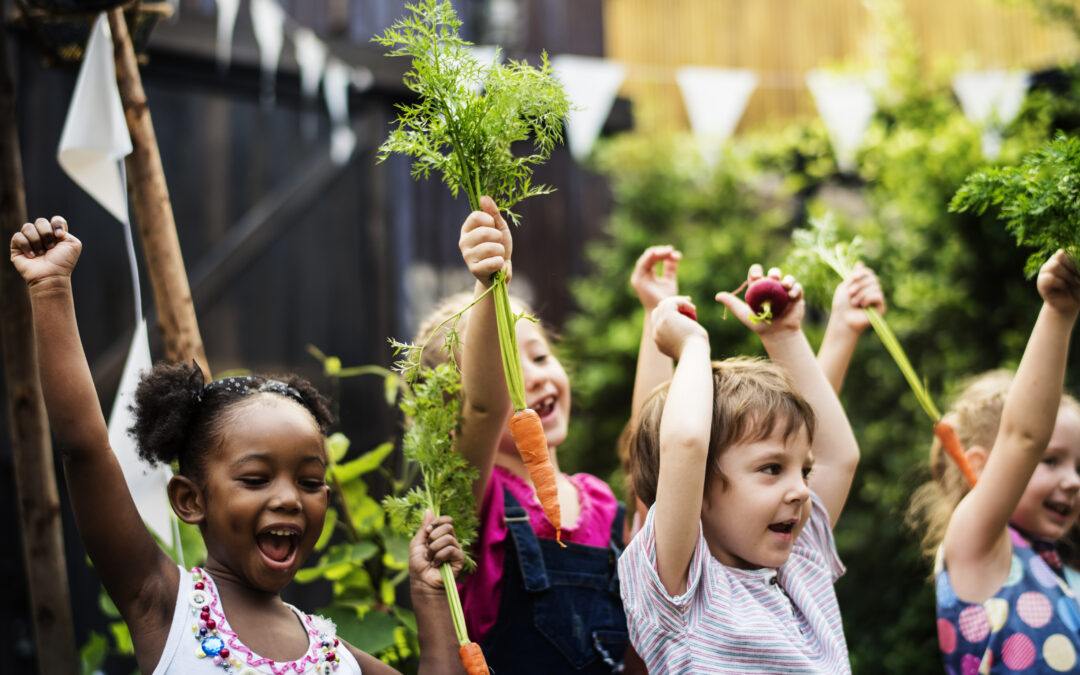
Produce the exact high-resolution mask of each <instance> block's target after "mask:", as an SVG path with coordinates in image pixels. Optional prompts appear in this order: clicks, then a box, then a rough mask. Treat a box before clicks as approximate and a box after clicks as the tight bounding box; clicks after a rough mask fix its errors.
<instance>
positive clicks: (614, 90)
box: [551, 54, 626, 162]
mask: <svg viewBox="0 0 1080 675" xmlns="http://www.w3.org/2000/svg"><path fill="white" fill-rule="evenodd" d="M551 68H552V70H554V71H555V74H556V76H557V77H558V78H559V80H560V81H561V82H562V85H563V89H564V90H565V91H566V96H567V98H569V99H570V103H571V104H573V105H574V108H575V109H573V110H571V111H570V118H569V120H568V121H567V124H566V144H567V146H569V148H570V154H571V155H573V156H574V159H576V160H577V161H579V162H581V161H584V160H585V158H586V157H588V156H589V153H590V152H591V151H592V147H593V144H594V143H596V139H597V137H598V136H600V130H601V129H603V128H604V122H606V121H607V118H608V115H609V114H611V106H612V104H613V103H614V102H615V96H616V94H618V93H619V87H620V86H622V83H623V80H624V79H625V78H626V67H625V66H623V65H622V64H620V63H618V62H616V61H611V60H608V59H598V58H593V57H588V56H572V55H567V54H560V55H558V56H556V57H554V58H552V59H551Z"/></svg>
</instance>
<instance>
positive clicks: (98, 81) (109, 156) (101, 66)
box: [56, 14, 131, 223]
mask: <svg viewBox="0 0 1080 675" xmlns="http://www.w3.org/2000/svg"><path fill="white" fill-rule="evenodd" d="M130 153H131V135H130V134H129V133H128V128H127V122H126V121H125V120H124V106H123V105H122V104H121V103H120V92H119V91H118V90H117V88H116V63H115V62H114V61H113V45H112V33H111V32H110V31H109V21H108V19H106V18H105V15H104V14H101V15H100V16H98V18H97V21H95V22H94V28H93V30H92V31H91V32H90V41H89V42H88V43H87V45H86V52H85V56H84V57H83V65H82V68H81V69H80V70H79V78H78V80H76V82H75V92H74V93H73V94H72V96H71V106H70V107H69V108H68V114H67V119H66V120H65V121H64V131H63V132H62V133H61V134H60V147H59V149H58V150H57V153H56V159H57V161H58V162H59V163H60V166H61V168H63V169H64V171H65V172H66V173H67V175H69V176H71V179H72V180H73V181H75V182H76V183H78V185H79V187H81V188H82V189H84V190H86V191H87V192H88V193H90V196H91V197H93V198H94V199H96V200H97V201H98V202H99V203H100V204H101V205H102V206H104V207H105V208H106V209H107V210H108V211H109V213H111V214H112V215H113V216H115V217H116V219H117V220H119V221H120V222H121V223H126V222H128V203H127V193H126V192H125V191H124V184H123V181H122V180H121V178H120V171H119V169H118V166H117V162H119V161H121V160H123V159H124V157H126V156H127V155H129V154H130Z"/></svg>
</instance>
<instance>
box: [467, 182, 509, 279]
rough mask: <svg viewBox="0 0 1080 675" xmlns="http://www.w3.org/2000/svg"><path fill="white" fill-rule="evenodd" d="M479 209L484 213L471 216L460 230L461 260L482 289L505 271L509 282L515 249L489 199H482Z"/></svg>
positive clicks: (503, 223)
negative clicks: (511, 259) (499, 273)
mask: <svg viewBox="0 0 1080 675" xmlns="http://www.w3.org/2000/svg"><path fill="white" fill-rule="evenodd" d="M480 208H481V209H483V210H482V211H473V212H472V213H470V214H469V216H468V217H467V218H466V219H465V222H464V223H463V224H462V226H461V236H460V238H459V239H458V248H459V249H461V257H462V258H463V259H464V260H465V264H466V265H467V266H468V267H469V272H471V273H472V275H473V276H474V277H476V278H477V279H478V280H479V281H480V282H481V283H483V284H484V285H488V284H490V283H491V277H492V275H494V274H495V273H496V272H498V271H499V270H501V269H503V268H504V267H505V268H506V277H507V279H508V280H509V278H510V275H511V263H510V255H511V253H512V252H513V249H514V239H513V237H512V236H511V235H510V228H509V227H507V225H506V221H505V220H503V217H502V214H500V213H499V209H498V207H497V206H495V202H494V201H493V200H492V199H491V197H481V198H480Z"/></svg>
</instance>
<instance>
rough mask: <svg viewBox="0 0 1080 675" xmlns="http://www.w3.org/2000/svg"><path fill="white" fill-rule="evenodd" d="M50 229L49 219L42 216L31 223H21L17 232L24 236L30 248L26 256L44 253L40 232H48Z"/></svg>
mask: <svg viewBox="0 0 1080 675" xmlns="http://www.w3.org/2000/svg"><path fill="white" fill-rule="evenodd" d="M50 229H51V228H50V227H49V221H47V220H45V219H44V218H38V219H37V220H35V221H34V222H32V223H23V226H22V229H20V230H19V232H20V233H22V235H23V237H25V238H26V241H27V245H28V246H29V248H30V252H29V253H28V254H27V255H28V256H30V257H34V256H38V255H42V254H43V253H45V244H43V243H42V241H41V237H42V232H49V231H50Z"/></svg>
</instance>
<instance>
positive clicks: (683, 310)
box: [679, 307, 697, 321]
mask: <svg viewBox="0 0 1080 675" xmlns="http://www.w3.org/2000/svg"><path fill="white" fill-rule="evenodd" d="M679 314H682V315H683V316H688V317H690V318H691V319H693V320H694V321H697V312H695V311H694V309H693V308H692V307H680V308H679Z"/></svg>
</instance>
